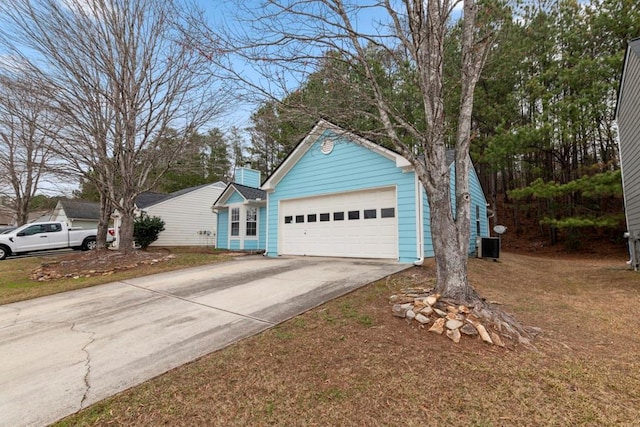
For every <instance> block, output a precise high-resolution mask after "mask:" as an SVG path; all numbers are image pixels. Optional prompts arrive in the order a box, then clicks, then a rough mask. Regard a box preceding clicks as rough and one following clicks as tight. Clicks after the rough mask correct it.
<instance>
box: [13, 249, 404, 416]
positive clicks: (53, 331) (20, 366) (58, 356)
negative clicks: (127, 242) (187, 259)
mask: <svg viewBox="0 0 640 427" xmlns="http://www.w3.org/2000/svg"><path fill="white" fill-rule="evenodd" d="M404 268H407V265H401V264H397V263H395V262H385V261H372V260H348V259H329V258H302V257H300V258H298V257H291V258H277V259H270V258H264V257H259V256H251V257H243V258H239V259H237V260H235V261H231V262H226V263H220V264H214V265H210V266H204V267H196V268H192V269H188V270H182V271H175V272H170V273H162V274H157V275H153V276H147V277H141V278H138V279H130V280H126V281H122V282H114V283H110V284H106V285H101V286H95V287H92V288H87V289H82V290H78V291H71V292H66V293H63V294H57V295H53V296H49V297H43V298H38V299H34V300H30V301H23V302H19V303H14V304H7V305H3V306H0V426H11V427H14V426H42V425H48V424H50V423H52V422H54V421H56V420H58V419H60V418H63V417H65V416H67V415H69V414H72V413H74V412H76V411H78V410H80V409H82V408H85V407H87V406H89V405H91V404H92V403H95V402H97V401H99V400H102V399H104V398H106V397H108V396H111V395H113V394H116V393H118V392H120V391H122V390H125V389H127V388H130V387H132V386H134V385H137V384H140V383H142V382H144V381H146V380H148V379H150V378H153V377H155V376H157V375H160V374H162V373H164V372H166V371H168V370H170V369H172V368H174V367H176V366H180V365H182V364H184V363H186V362H189V361H191V360H194V359H196V358H198V357H201V356H203V355H205V354H207V353H210V352H212V351H214V350H217V349H220V348H223V347H225V346H227V345H229V344H231V343H233V342H235V341H237V340H239V339H242V338H244V337H247V336H250V335H254V334H256V333H258V332H260V331H263V330H265V329H267V328H270V327H272V326H274V325H276V324H278V323H280V322H283V321H284V320H287V319H289V318H291V317H293V316H295V315H297V314H300V313H302V312H304V311H306V310H308V309H310V308H313V307H315V306H318V305H320V304H322V303H324V302H326V301H329V300H331V299H333V298H335V297H337V296H339V295H343V294H345V293H348V292H350V291H352V290H354V289H357V288H359V287H361V286H363V285H365V284H367V283H370V282H372V281H375V280H378V279H380V278H382V277H385V276H387V275H389V274H392V273H395V272H397V271H400V270H403V269H404Z"/></svg>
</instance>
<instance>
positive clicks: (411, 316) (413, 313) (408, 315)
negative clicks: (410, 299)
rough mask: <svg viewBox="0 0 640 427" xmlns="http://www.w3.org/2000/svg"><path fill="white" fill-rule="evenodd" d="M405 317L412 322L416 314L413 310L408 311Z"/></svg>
mask: <svg viewBox="0 0 640 427" xmlns="http://www.w3.org/2000/svg"><path fill="white" fill-rule="evenodd" d="M405 317H406V318H407V319H409V320H413V319H415V318H416V312H415V311H413V310H408V311H407V313H406V315H405Z"/></svg>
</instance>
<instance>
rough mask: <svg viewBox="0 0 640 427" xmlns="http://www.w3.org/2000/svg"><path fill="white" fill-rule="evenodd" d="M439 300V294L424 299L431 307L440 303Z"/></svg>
mask: <svg viewBox="0 0 640 427" xmlns="http://www.w3.org/2000/svg"><path fill="white" fill-rule="evenodd" d="M438 298H440V295H439V294H433V295H429V296H428V297H426V298H425V299H424V302H425V303H427V304H429V305H433V304H435V303H436V302H437V301H438Z"/></svg>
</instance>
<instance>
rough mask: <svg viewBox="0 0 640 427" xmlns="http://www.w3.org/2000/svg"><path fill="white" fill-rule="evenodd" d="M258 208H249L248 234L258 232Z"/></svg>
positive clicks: (254, 234) (251, 234)
mask: <svg viewBox="0 0 640 427" xmlns="http://www.w3.org/2000/svg"><path fill="white" fill-rule="evenodd" d="M257 219H258V208H247V236H256V235H257V234H258V223H257Z"/></svg>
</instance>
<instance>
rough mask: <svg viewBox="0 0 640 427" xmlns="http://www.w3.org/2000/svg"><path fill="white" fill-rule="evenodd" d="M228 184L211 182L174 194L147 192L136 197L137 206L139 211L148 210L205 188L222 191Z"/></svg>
mask: <svg viewBox="0 0 640 427" xmlns="http://www.w3.org/2000/svg"><path fill="white" fill-rule="evenodd" d="M225 186H226V184H225V183H224V182H222V181H216V182H210V183H208V184H202V185H196V186H195V187H189V188H183V189H182V190H177V191H174V192H173V193H170V194H167V193H157V192H153V191H145V192H144V193H140V194H139V195H138V197H136V206H137V207H138V209H146V208H148V207H150V206H153V205H157V204H160V203H163V202H165V201H167V200H170V199H174V198H176V197H180V196H183V195H185V194H189V193H191V192H193V191H196V190H200V189H203V188H205V187H219V188H220V189H221V190H222V189H223V188H225Z"/></svg>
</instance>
